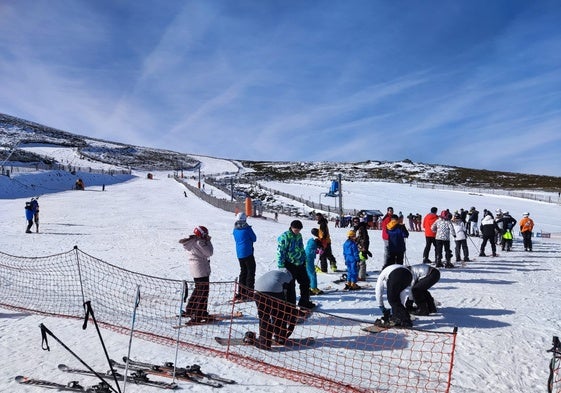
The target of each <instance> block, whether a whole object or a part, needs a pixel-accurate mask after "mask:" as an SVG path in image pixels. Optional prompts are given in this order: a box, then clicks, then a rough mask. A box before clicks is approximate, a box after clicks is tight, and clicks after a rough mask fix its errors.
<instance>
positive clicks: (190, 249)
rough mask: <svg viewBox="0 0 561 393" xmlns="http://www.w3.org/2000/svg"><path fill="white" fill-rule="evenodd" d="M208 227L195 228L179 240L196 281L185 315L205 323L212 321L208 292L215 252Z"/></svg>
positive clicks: (193, 320) (194, 320)
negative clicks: (209, 311) (211, 261)
mask: <svg viewBox="0 0 561 393" xmlns="http://www.w3.org/2000/svg"><path fill="white" fill-rule="evenodd" d="M210 239H211V238H210V236H209V235H208V229H207V228H206V227H204V226H202V225H200V226H197V227H195V229H193V234H192V235H191V236H189V237H187V238H184V239H181V240H179V243H181V244H183V248H184V249H185V251H187V253H188V257H187V260H188V261H189V271H190V272H191V276H193V280H194V281H195V289H194V290H193V293H192V294H191V296H190V297H189V301H188V302H187V307H186V309H185V313H184V316H186V317H190V318H191V320H190V321H189V322H194V323H204V322H210V321H212V316H211V315H210V314H209V313H208V294H209V278H210V257H211V256H212V254H213V252H214V248H213V246H212V242H211V241H210Z"/></svg>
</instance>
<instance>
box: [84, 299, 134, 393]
mask: <svg viewBox="0 0 561 393" xmlns="http://www.w3.org/2000/svg"><path fill="white" fill-rule="evenodd" d="M84 308H85V309H86V315H85V317H84V324H83V325H82V330H86V328H87V327H88V319H89V316H90V315H91V316H92V320H93V321H94V325H95V329H96V331H97V335H98V337H99V341H101V346H102V348H103V352H104V353H105V358H106V359H107V363H108V364H109V369H110V370H111V374H112V375H113V380H114V381H115V385H116V386H117V389H118V390H119V393H121V387H120V386H119V381H118V380H117V375H116V374H117V373H116V371H115V369H114V368H113V364H112V362H111V359H109V354H108V353H107V348H106V347H105V343H104V342H103V337H101V331H100V330H99V326H98V325H97V321H96V319H95V315H94V312H93V308H92V303H91V302H90V301H89V300H88V301H87V302H85V303H84ZM126 380H127V378H126V375H125V382H126Z"/></svg>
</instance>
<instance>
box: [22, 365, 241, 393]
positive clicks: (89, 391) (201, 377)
mask: <svg viewBox="0 0 561 393" xmlns="http://www.w3.org/2000/svg"><path fill="white" fill-rule="evenodd" d="M123 361H124V362H125V363H120V362H116V361H114V360H112V361H111V363H112V365H113V366H115V367H118V368H123V369H124V368H126V363H127V357H124V358H123ZM128 365H129V370H131V371H132V373H131V374H130V375H128V376H127V377H126V380H127V382H129V383H133V384H136V385H146V386H152V387H157V388H161V389H172V390H173V389H176V388H177V387H178V385H177V384H176V383H175V382H163V381H154V380H151V379H149V378H148V374H150V375H156V376H161V377H168V378H171V377H173V374H174V367H173V364H172V363H164V364H162V365H159V364H152V363H146V362H140V361H136V360H128ZM58 369H59V370H61V371H63V372H66V373H71V374H81V375H91V376H97V374H99V375H106V376H107V375H108V374H109V373H97V374H96V372H94V371H91V370H85V369H79V368H72V367H68V366H67V365H65V364H59V365H58ZM115 376H116V377H117V379H118V380H119V381H124V380H125V376H124V375H122V374H120V373H116V374H115ZM175 378H176V379H177V380H180V381H186V382H193V383H198V384H201V385H207V386H211V387H215V388H221V387H223V386H224V384H235V383H236V381H234V380H233V379H228V378H223V377H220V376H218V375H216V374H211V373H205V372H203V371H202V370H201V367H200V366H199V365H196V364H195V365H192V366H188V367H177V368H175ZM15 380H16V381H17V382H18V383H20V384H24V385H33V386H39V387H44V388H49V389H57V390H59V391H66V392H86V393H109V392H111V391H112V389H111V387H110V386H109V385H108V384H105V383H100V384H98V385H94V386H90V387H84V386H82V385H80V384H79V383H78V382H77V381H70V382H69V383H67V384H66V385H64V384H61V383H57V382H53V381H47V380H42V379H35V378H30V377H27V376H23V375H18V376H17V377H16V378H15Z"/></svg>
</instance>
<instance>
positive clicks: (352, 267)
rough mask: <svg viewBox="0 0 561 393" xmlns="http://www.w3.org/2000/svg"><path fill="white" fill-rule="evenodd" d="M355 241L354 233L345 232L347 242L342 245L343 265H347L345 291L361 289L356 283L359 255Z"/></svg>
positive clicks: (352, 231)
mask: <svg viewBox="0 0 561 393" xmlns="http://www.w3.org/2000/svg"><path fill="white" fill-rule="evenodd" d="M355 239H356V232H355V231H354V230H352V229H351V230H350V231H349V232H347V240H346V241H345V243H343V256H344V257H345V264H346V265H347V283H346V284H345V289H348V290H355V289H361V288H360V287H359V286H358V285H357V283H356V282H357V280H358V263H359V261H360V255H359V253H358V246H357V244H356V240H355Z"/></svg>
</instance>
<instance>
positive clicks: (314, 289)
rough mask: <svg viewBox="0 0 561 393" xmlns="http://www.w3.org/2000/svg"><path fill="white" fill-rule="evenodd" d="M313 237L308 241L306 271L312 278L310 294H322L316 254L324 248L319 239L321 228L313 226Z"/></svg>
mask: <svg viewBox="0 0 561 393" xmlns="http://www.w3.org/2000/svg"><path fill="white" fill-rule="evenodd" d="M311 232H312V237H311V238H309V239H308V242H307V243H306V248H305V250H306V271H307V272H308V277H309V279H310V294H311V295H321V294H322V293H323V291H322V290H320V289H319V288H318V277H317V274H316V263H315V262H316V255H317V254H320V253H321V252H322V251H323V249H322V248H321V242H320V241H319V239H318V236H319V229H317V228H312V231H311Z"/></svg>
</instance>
